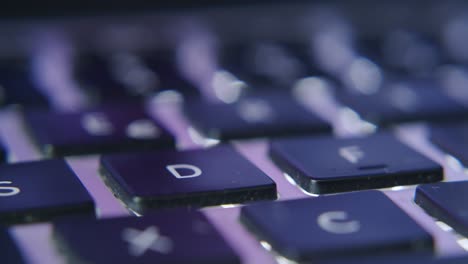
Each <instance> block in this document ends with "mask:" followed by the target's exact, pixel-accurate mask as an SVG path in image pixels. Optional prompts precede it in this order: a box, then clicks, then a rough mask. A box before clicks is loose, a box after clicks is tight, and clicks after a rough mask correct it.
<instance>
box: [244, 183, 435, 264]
mask: <svg viewBox="0 0 468 264" xmlns="http://www.w3.org/2000/svg"><path fill="white" fill-rule="evenodd" d="M241 220H242V221H243V223H244V224H245V225H246V227H247V228H248V229H249V230H251V231H252V232H253V233H254V234H255V235H256V236H257V237H258V239H259V240H262V241H263V240H264V241H266V242H267V243H269V244H270V245H271V246H272V248H273V249H274V250H275V251H277V252H278V253H279V254H281V255H283V256H284V257H286V258H289V259H293V260H296V261H317V262H318V261H319V260H321V259H329V258H334V257H350V256H362V255H372V254H380V253H385V252H387V253H390V252H392V253H398V252H400V253H401V252H430V251H431V250H432V246H433V242H432V238H431V236H430V235H429V233H427V232H426V231H425V230H424V229H422V228H421V227H420V226H419V225H418V224H416V222H414V220H412V219H411V218H410V217H409V216H408V215H406V213H404V212H403V211H402V210H401V209H400V208H399V207H398V206H396V205H395V204H394V203H393V202H392V201H391V200H390V199H388V198H387V197H386V196H385V195H384V194H383V193H381V192H378V191H364V192H355V193H349V194H339V195H332V196H321V197H317V198H307V199H299V200H289V201H281V202H274V203H273V202H268V203H267V202H265V203H258V204H255V205H252V206H245V207H243V208H242V213H241ZM395 223H398V228H395ZM314 263H315V262H314ZM319 263H320V262H319Z"/></svg>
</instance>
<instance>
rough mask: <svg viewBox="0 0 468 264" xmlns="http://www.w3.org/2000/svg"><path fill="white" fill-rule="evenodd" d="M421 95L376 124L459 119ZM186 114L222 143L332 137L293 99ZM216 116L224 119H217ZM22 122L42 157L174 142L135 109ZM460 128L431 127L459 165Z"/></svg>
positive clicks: (256, 99)
mask: <svg viewBox="0 0 468 264" xmlns="http://www.w3.org/2000/svg"><path fill="white" fill-rule="evenodd" d="M426 92H427V94H428V96H429V94H431V95H430V97H431V98H432V99H431V100H432V101H431V102H434V104H432V105H431V104H424V103H422V102H421V103H420V105H421V107H420V108H419V109H420V110H421V111H419V110H416V111H410V112H411V114H410V115H400V112H398V111H393V110H391V109H387V110H384V111H383V112H382V115H380V117H379V119H380V120H382V122H384V123H386V122H392V121H395V120H396V119H398V120H400V121H403V120H415V119H414V118H416V117H424V116H426V115H428V116H431V117H433V118H436V117H440V118H442V117H447V116H451V117H453V116H460V117H461V116H463V115H464V114H463V113H464V110H463V109H464V108H463V107H460V106H459V105H456V104H451V103H448V102H445V103H443V104H439V103H440V102H442V100H441V99H440V97H439V96H438V95H437V94H432V92H430V90H425V92H424V93H426ZM384 97H385V96H382V98H381V99H379V100H377V99H376V100H375V101H374V102H372V105H374V106H375V105H377V104H379V105H384V102H381V101H382V100H387V99H385V98H384ZM350 100H351V99H350ZM428 102H429V101H428ZM361 107H362V108H363V109H364V110H363V113H364V112H365V113H368V114H366V115H365V116H367V117H368V118H369V119H370V120H371V119H372V120H376V119H375V117H376V116H378V115H379V112H378V111H377V110H376V109H374V107H369V108H365V107H366V106H365V105H361ZM382 109H383V108H382ZM185 113H186V116H187V117H188V118H189V119H190V121H191V124H192V125H193V126H194V127H195V128H196V129H197V130H198V131H200V132H201V134H202V135H204V136H206V137H209V138H217V139H226V140H227V139H237V138H253V137H274V136H292V135H312V134H322V133H331V129H332V128H331V126H330V125H329V124H327V123H326V122H325V121H324V120H322V119H321V118H319V117H318V116H316V115H314V114H313V113H311V112H309V111H307V110H306V109H305V108H303V107H302V106H301V105H300V104H299V103H297V102H295V101H294V99H293V98H292V97H285V96H282V95H281V94H269V95H268V96H263V97H262V96H249V97H246V98H244V99H242V100H240V101H238V102H236V103H234V104H229V105H228V104H213V103H207V102H202V101H192V102H188V103H187V104H185ZM431 113H435V114H434V115H432V114H431ZM220 115H222V116H223V118H219V116H220ZM384 116H385V117H384ZM396 117H398V118H396ZM384 120H385V121H384ZM24 121H25V125H26V126H27V127H28V129H29V132H30V135H31V136H32V138H33V139H34V141H35V142H36V143H37V146H38V147H39V149H40V150H41V151H42V152H43V153H44V154H45V155H46V156H58V157H60V156H69V155H80V154H93V153H109V152H122V151H135V150H147V149H149V150H151V149H159V148H168V147H174V145H175V139H174V136H173V135H171V133H170V132H169V131H168V130H167V129H166V128H165V126H164V125H163V124H162V123H161V122H160V121H159V120H157V119H155V118H153V117H150V116H149V115H148V114H146V113H145V111H144V109H143V107H141V106H138V105H113V106H106V107H100V108H95V109H90V110H87V111H81V112H72V113H70V112H69V113H52V112H46V111H26V112H25V113H24ZM465 126H466V125H464V124H459V125H447V124H442V125H432V126H431V134H430V135H431V140H432V141H433V142H434V143H435V144H436V145H438V146H439V147H441V148H442V149H443V150H445V151H447V152H448V153H450V154H452V155H454V156H456V157H458V158H460V159H462V160H463V159H464V158H465V157H464V156H466V151H464V149H463V148H461V147H458V146H460V144H461V143H462V142H464V140H465V139H464V136H463V135H464V132H463V131H464V130H465ZM451 142H452V143H451ZM3 152H5V151H3ZM2 156H3V157H5V156H6V155H2ZM3 159H4V158H3Z"/></svg>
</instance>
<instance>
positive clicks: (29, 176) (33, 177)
mask: <svg viewBox="0 0 468 264" xmlns="http://www.w3.org/2000/svg"><path fill="white" fill-rule="evenodd" d="M69 214H85V215H91V216H92V215H93V214H94V202H93V199H92V198H91V196H90V195H89V194H88V192H87V190H86V189H85V187H84V186H83V185H82V183H81V182H80V180H78V178H77V177H76V175H75V173H74V172H73V171H72V170H71V169H70V168H69V166H68V165H67V164H66V163H65V161H64V160H61V159H57V160H44V161H35V162H25V163H17V164H8V165H2V166H0V221H1V222H4V223H8V224H12V223H22V222H30V221H44V220H49V219H52V218H53V217H57V216H63V215H69Z"/></svg>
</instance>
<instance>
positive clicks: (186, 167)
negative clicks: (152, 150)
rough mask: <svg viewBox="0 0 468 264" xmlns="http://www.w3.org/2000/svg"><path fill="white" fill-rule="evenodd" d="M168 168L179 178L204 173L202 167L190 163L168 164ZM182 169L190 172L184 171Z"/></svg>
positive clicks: (192, 176)
mask: <svg viewBox="0 0 468 264" xmlns="http://www.w3.org/2000/svg"><path fill="white" fill-rule="evenodd" d="M166 169H167V170H168V171H169V172H170V173H171V174H172V175H174V176H175V177H176V178H178V179H185V178H194V177H198V176H200V175H201V174H202V171H201V170H200V168H198V167H196V166H193V165H190V164H174V165H167V166H166ZM182 171H184V172H190V173H182Z"/></svg>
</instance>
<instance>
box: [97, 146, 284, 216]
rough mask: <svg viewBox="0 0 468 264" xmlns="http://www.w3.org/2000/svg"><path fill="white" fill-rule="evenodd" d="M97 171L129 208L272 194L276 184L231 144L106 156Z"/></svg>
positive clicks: (201, 203) (215, 202)
mask: <svg viewBox="0 0 468 264" xmlns="http://www.w3.org/2000/svg"><path fill="white" fill-rule="evenodd" d="M101 173H102V174H103V177H104V179H105V181H106V182H107V184H108V185H109V186H110V187H111V188H112V190H113V192H114V193H115V194H116V195H117V196H118V197H119V198H120V199H121V200H123V201H124V202H125V203H126V205H127V206H128V207H130V208H131V209H132V210H134V211H137V212H139V213H141V212H142V211H144V210H146V209H150V208H162V207H176V206H207V205H220V204H232V203H243V202H250V201H254V200H262V199H275V198H276V184H275V183H274V182H273V181H272V180H271V179H270V178H269V177H268V176H267V175H266V174H264V173H263V172H262V171H261V170H260V169H258V168H256V167H255V166H254V165H253V164H251V163H250V162H249V161H247V160H246V159H244V158H243V157H242V156H240V154H238V153H237V152H236V151H235V150H234V149H232V148H231V147H230V146H218V147H213V148H209V149H201V150H189V151H183V152H180V151H158V152H156V151H155V152H148V153H130V154H114V155H104V156H103V157H102V158H101Z"/></svg>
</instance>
